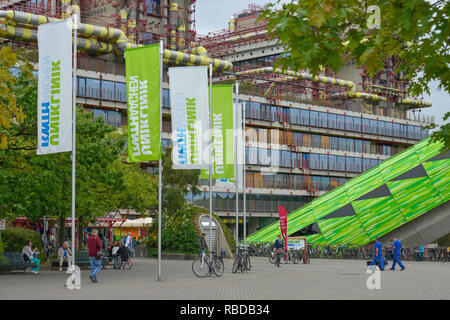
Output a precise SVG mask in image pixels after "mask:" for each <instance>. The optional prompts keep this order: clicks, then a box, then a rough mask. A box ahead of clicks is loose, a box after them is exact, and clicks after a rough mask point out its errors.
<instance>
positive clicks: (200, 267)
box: [192, 252, 225, 278]
mask: <svg viewBox="0 0 450 320" xmlns="http://www.w3.org/2000/svg"><path fill="white" fill-rule="evenodd" d="M224 271H225V265H224V264H223V257H222V256H217V255H216V254H214V255H213V257H212V259H210V258H209V257H208V256H207V255H206V253H205V252H203V254H202V255H201V256H200V258H199V259H195V260H194V261H193V262H192V272H194V274H195V275H196V276H197V277H199V278H204V277H206V276H209V275H211V273H213V272H214V274H215V275H216V276H218V277H221V276H222V275H223V273H224Z"/></svg>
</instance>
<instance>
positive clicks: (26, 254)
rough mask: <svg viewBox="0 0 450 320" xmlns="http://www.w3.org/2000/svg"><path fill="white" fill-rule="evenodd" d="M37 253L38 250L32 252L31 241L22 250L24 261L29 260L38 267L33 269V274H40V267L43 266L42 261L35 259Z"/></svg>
mask: <svg viewBox="0 0 450 320" xmlns="http://www.w3.org/2000/svg"><path fill="white" fill-rule="evenodd" d="M36 251H37V248H34V250H31V240H28V241H27V242H25V246H24V247H23V249H22V257H23V258H24V260H25V261H26V260H29V261H30V262H31V263H35V264H36V267H35V268H33V269H31V273H39V265H40V264H41V260H39V259H37V258H35V257H34V253H35V252H36Z"/></svg>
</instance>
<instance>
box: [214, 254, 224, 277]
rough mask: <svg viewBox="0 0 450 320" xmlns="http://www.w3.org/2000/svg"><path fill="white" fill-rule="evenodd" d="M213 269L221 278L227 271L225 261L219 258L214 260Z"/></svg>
mask: <svg viewBox="0 0 450 320" xmlns="http://www.w3.org/2000/svg"><path fill="white" fill-rule="evenodd" d="M212 269H213V271H214V274H215V275H216V276H218V277H221V276H222V275H223V273H224V271H225V265H224V264H223V260H222V259H219V258H216V259H214V262H213V265H212Z"/></svg>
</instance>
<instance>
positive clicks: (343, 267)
mask: <svg viewBox="0 0 450 320" xmlns="http://www.w3.org/2000/svg"><path fill="white" fill-rule="evenodd" d="M232 263H233V261H232V260H230V259H227V260H225V274H224V275H223V276H222V277H220V278H217V277H216V276H214V275H212V276H211V277H208V278H204V279H199V278H197V277H196V276H195V275H194V274H193V273H192V269H191V266H192V261H174V260H163V262H162V266H163V273H162V281H157V260H156V259H136V261H135V265H134V266H133V269H131V270H114V269H113V268H112V267H111V266H109V267H107V269H102V270H101V272H100V274H99V276H98V278H99V283H98V284H93V283H91V281H90V280H89V279H88V276H89V270H88V269H82V271H81V272H82V274H81V289H80V290H69V289H67V288H65V287H64V284H65V281H66V278H67V276H68V275H67V274H66V273H65V272H58V271H52V270H50V269H48V268H42V269H41V271H40V273H39V274H37V275H33V274H30V273H29V270H27V273H26V274H22V273H15V274H0V299H108V300H110V299H167V300H178V299H187V300H192V299H193V300H197V299H198V300H207V299H232V300H240V299H252V300H253V299H254V300H265V299H275V300H286V299H287V300H289V299H296V300H297V299H449V298H450V263H431V262H406V263H405V265H406V267H407V269H406V270H405V271H398V270H397V271H395V272H393V271H384V272H381V289H380V290H376V289H374V290H368V289H367V287H366V281H367V279H368V277H370V274H367V269H366V267H365V266H364V261H355V260H322V259H314V260H312V261H311V264H309V265H303V264H298V265H294V264H292V263H291V264H288V265H282V266H281V268H275V267H274V265H272V264H270V263H269V261H268V259H267V258H262V257H253V258H252V264H253V269H252V270H251V271H250V272H247V273H240V272H238V273H236V274H233V273H232V272H231V267H232ZM390 266H391V265H389V267H390Z"/></svg>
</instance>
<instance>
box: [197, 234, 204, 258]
mask: <svg viewBox="0 0 450 320" xmlns="http://www.w3.org/2000/svg"><path fill="white" fill-rule="evenodd" d="M198 246H199V248H200V259H202V257H203V254H206V234H204V233H202V236H201V237H200V239H198Z"/></svg>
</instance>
